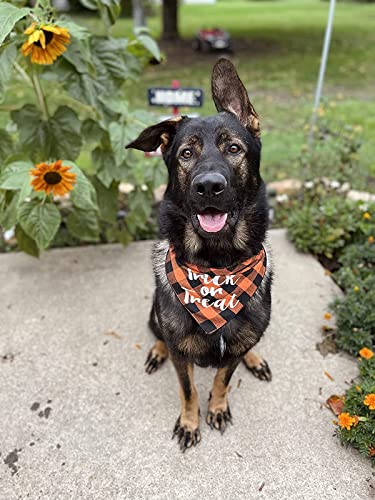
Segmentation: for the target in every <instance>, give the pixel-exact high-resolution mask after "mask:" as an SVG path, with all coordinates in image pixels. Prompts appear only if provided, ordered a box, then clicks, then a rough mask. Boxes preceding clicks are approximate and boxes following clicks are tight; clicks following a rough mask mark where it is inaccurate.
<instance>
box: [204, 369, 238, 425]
mask: <svg viewBox="0 0 375 500" xmlns="http://www.w3.org/2000/svg"><path fill="white" fill-rule="evenodd" d="M239 362H240V360H234V361H232V362H231V363H230V364H229V365H228V366H225V367H224V368H219V369H218V370H217V372H216V375H215V379H214V383H213V386H212V389H211V392H210V398H209V403H208V412H207V417H206V422H207V424H208V425H209V426H210V427H211V429H217V430H218V431H220V432H221V434H223V433H224V431H225V429H226V426H227V424H228V423H229V422H230V423H232V415H231V412H230V409H229V404H228V387H229V382H230V379H231V378H232V375H233V373H234V371H235V369H236V368H237V366H238V364H239Z"/></svg>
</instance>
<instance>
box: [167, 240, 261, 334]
mask: <svg viewBox="0 0 375 500" xmlns="http://www.w3.org/2000/svg"><path fill="white" fill-rule="evenodd" d="M266 268H267V256H266V252H265V250H264V248H263V247H262V249H261V251H260V252H259V253H258V254H257V255H255V256H254V257H251V258H250V259H248V260H246V261H244V262H242V263H241V264H239V265H238V266H236V267H235V268H234V269H227V268H218V269H215V268H208V267H203V266H197V265H194V264H188V263H187V264H183V263H180V262H177V259H176V254H175V251H174V249H173V247H172V246H170V247H169V251H168V253H167V258H166V262H165V270H166V273H167V278H168V281H169V283H170V285H171V287H172V288H173V290H174V292H175V293H176V295H177V298H178V299H179V301H180V302H181V304H182V305H183V306H184V307H185V308H186V309H187V310H188V311H189V313H190V314H191V315H192V316H193V318H194V319H195V321H196V322H197V323H198V325H199V326H200V327H201V328H202V329H203V330H204V331H205V332H206V333H214V332H216V331H217V330H218V329H219V328H221V327H222V326H224V325H225V324H226V323H228V322H229V321H230V320H231V319H233V318H234V317H235V316H236V315H237V314H238V313H239V312H240V311H241V309H242V308H243V307H244V305H245V304H246V302H247V301H248V300H250V298H251V297H252V296H253V295H254V294H255V292H256V291H257V289H258V287H259V285H260V284H261V282H262V279H263V277H264V275H265V273H266Z"/></svg>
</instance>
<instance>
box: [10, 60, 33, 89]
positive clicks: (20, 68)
mask: <svg viewBox="0 0 375 500" xmlns="http://www.w3.org/2000/svg"><path fill="white" fill-rule="evenodd" d="M13 66H14V68H15V69H16V70H17V72H18V73H19V74H20V76H22V78H23V79H24V80H25V82H27V83H28V84H29V85H30V86H34V84H33V81H32V79H31V78H30V77H29V75H28V74H27V73H26V71H25V70H24V69H23V68H22V66H20V65H19V64H18V63H17V62H15V61H14V62H13Z"/></svg>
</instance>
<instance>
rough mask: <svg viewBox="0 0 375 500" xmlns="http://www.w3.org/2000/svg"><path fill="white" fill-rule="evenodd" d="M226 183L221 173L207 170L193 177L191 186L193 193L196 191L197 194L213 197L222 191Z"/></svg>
mask: <svg viewBox="0 0 375 500" xmlns="http://www.w3.org/2000/svg"><path fill="white" fill-rule="evenodd" d="M227 184H228V183H227V180H226V178H225V177H224V176H223V175H222V174H218V173H216V172H208V173H206V174H199V175H197V176H196V177H194V179H193V182H192V183H191V188H192V191H193V193H197V194H198V195H199V196H206V197H208V198H213V197H214V196H218V195H219V194H221V193H223V192H224V191H225V188H226V187H227Z"/></svg>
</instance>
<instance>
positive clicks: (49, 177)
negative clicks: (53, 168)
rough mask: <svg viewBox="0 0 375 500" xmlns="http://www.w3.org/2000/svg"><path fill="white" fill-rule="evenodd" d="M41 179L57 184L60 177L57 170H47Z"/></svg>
mask: <svg viewBox="0 0 375 500" xmlns="http://www.w3.org/2000/svg"><path fill="white" fill-rule="evenodd" d="M43 179H44V180H45V181H46V183H47V184H50V185H54V184H58V183H59V182H60V181H61V179H62V177H61V175H60V174H59V173H58V172H47V173H46V174H44V175H43Z"/></svg>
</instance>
